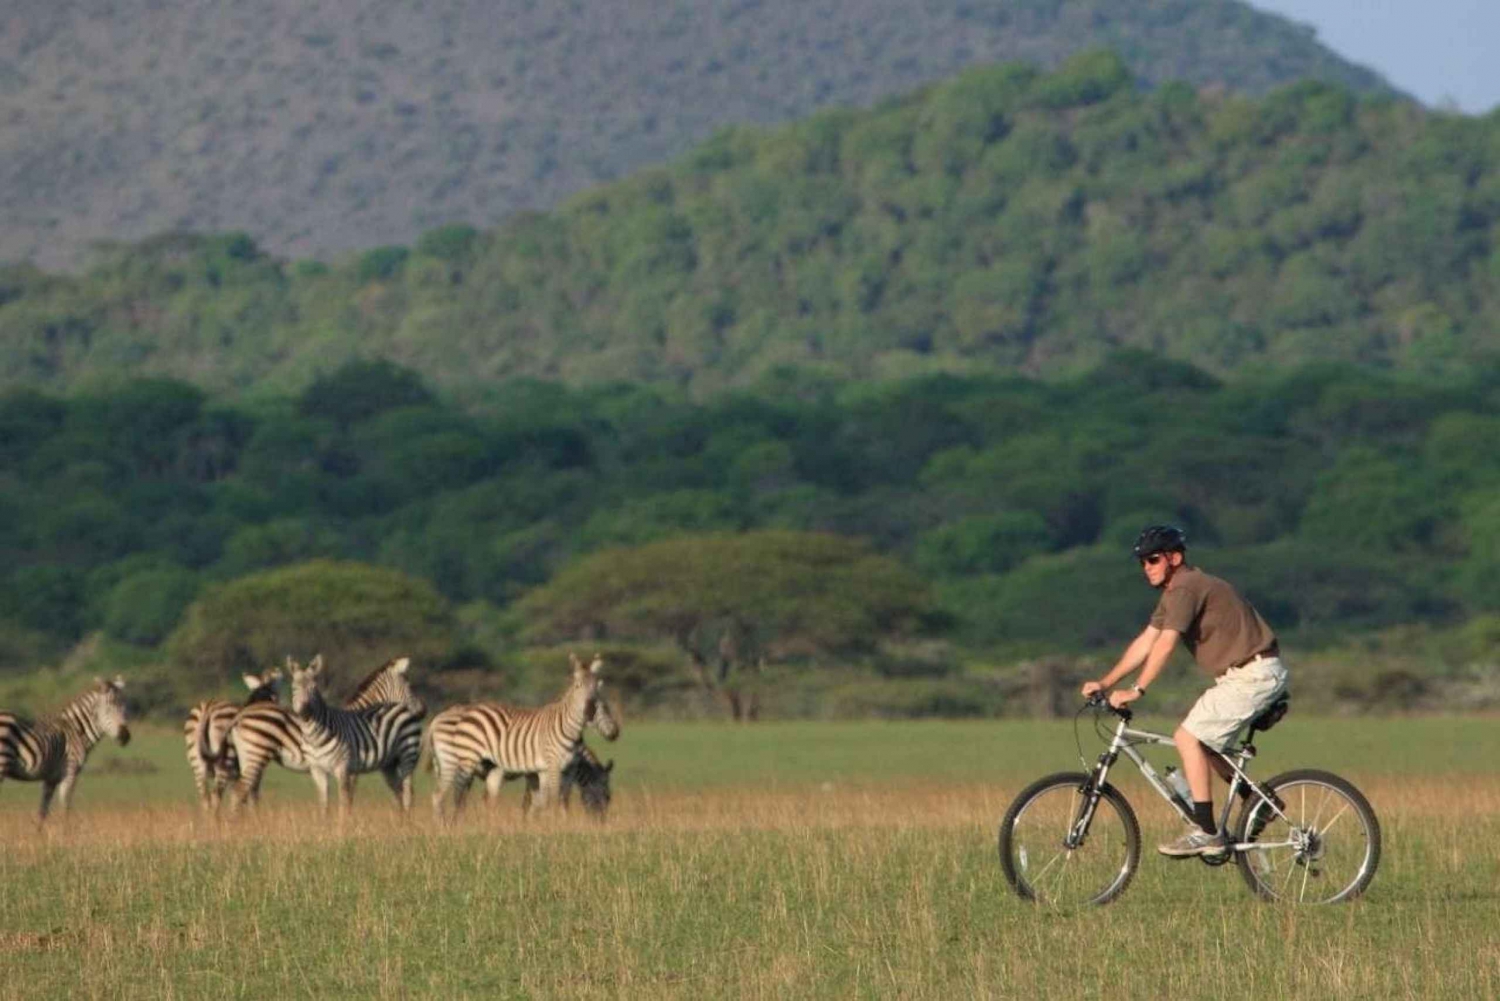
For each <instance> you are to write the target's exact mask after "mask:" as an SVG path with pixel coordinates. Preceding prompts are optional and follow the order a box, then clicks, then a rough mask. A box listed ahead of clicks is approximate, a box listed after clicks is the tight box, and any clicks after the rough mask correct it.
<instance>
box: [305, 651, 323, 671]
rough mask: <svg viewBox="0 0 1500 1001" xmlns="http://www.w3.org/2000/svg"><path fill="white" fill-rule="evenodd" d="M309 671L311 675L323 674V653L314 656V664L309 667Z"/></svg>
mask: <svg viewBox="0 0 1500 1001" xmlns="http://www.w3.org/2000/svg"><path fill="white" fill-rule="evenodd" d="M307 670H308V672H309V673H310V674H321V673H323V655H322V654H321V653H319V654H314V655H313V659H312V663H310V664H308V665H307Z"/></svg>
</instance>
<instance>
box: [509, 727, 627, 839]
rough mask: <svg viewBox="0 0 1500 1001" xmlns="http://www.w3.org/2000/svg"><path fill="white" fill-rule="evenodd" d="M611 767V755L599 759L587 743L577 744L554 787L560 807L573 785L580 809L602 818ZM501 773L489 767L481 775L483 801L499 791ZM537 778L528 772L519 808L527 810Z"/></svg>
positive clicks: (606, 802) (607, 803) (606, 807)
mask: <svg viewBox="0 0 1500 1001" xmlns="http://www.w3.org/2000/svg"><path fill="white" fill-rule="evenodd" d="M614 770H615V761H614V759H613V758H611V759H610V760H609V762H608V763H604V762H601V761H600V760H599V758H598V756H596V755H595V754H594V752H593V751H592V750H590V749H589V745H587V744H585V743H582V742H581V741H580V742H579V744H578V754H577V755H576V756H575V757H574V758H573V762H572V764H570V765H568V767H566V768H564V769H563V773H562V782H561V783H560V784H559V785H558V788H557V798H558V801H559V802H561V803H562V805H563V808H564V809H566V808H567V806H568V798H569V795H570V794H571V793H572V790H573V786H575V785H576V786H577V787H578V794H579V799H581V800H582V801H583V808H584V809H585V810H587V811H588V812H589V813H591V814H593V816H594V818H595V819H596V820H599V821H603V820H604V818H605V814H607V813H608V812H609V801H610V799H611V797H612V794H611V792H610V788H609V775H610V772H613V771H614ZM505 778H506V775H505V773H504V772H502V771H500V770H499V769H498V768H497V769H492V770H491V771H490V773H489V774H488V775H487V776H485V782H484V793H485V800H486V801H487V802H490V803H493V802H494V800H495V797H496V796H497V795H498V794H499V792H500V784H501V783H502V782H504V781H505ZM539 784H540V783H539V781H538V779H537V777H536V773H534V772H532V773H529V774H528V775H527V776H526V793H525V795H523V796H522V797H521V809H522V810H525V811H529V810H530V809H531V797H532V794H533V793H535V792H536V790H537V786H538V785H539Z"/></svg>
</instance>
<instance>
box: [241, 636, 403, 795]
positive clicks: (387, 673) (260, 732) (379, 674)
mask: <svg viewBox="0 0 1500 1001" xmlns="http://www.w3.org/2000/svg"><path fill="white" fill-rule="evenodd" d="M286 662H287V669H288V670H292V669H293V668H294V666H295V663H296V662H295V661H293V660H292V658H290V657H288V658H287V661H286ZM322 662H323V658H322V656H321V655H320V656H318V657H316V658H314V663H317V664H320V665H321V664H322ZM410 666H411V660H410V659H409V658H407V657H399V658H397V659H395V660H392V661H388V662H386V663H385V664H384V665H383V666H381V667H379V668H377V669H376V670H375V671H372V672H371V673H370V675H369V676H368V677H366V678H365V679H364V680H363V681H361V682H360V683H359V684H358V685H357V686H356V687H355V689H354V694H353V695H352V696H350V698H349V701H348V702H347V703H345V708H347V709H368V708H370V707H372V706H376V705H380V704H382V703H400V704H404V705H406V706H408V707H409V708H411V709H412V710H413V711H414V712H415V713H416V716H417V719H418V721H419V723H420V720H421V718H422V716H423V715H425V713H426V709H425V708H424V707H423V706H422V703H421V701H420V700H418V699H417V697H416V696H415V695H414V694H413V693H412V690H411V686H410V684H409V683H408V682H407V678H406V672H407V668H408V667H410ZM419 730H420V725H419ZM418 739H420V737H419V738H418ZM231 750H232V751H233V753H234V754H235V756H236V757H237V758H238V759H239V765H240V769H239V771H240V776H239V781H237V782H236V783H235V785H234V795H233V796H232V797H231V800H230V802H231V804H232V805H233V806H234V807H235V808H236V809H237V808H239V807H241V806H244V805H245V803H246V802H247V801H248V802H257V801H259V799H260V783H261V778H262V777H263V776H264V774H265V771H266V768H267V767H269V766H270V764H271V763H272V762H273V761H274V762H276V763H277V764H279V765H281V766H282V767H283V768H286V769H289V770H290V771H294V772H306V771H311V764H310V762H309V761H308V757H307V754H306V753H305V751H306V749H305V747H304V746H303V735H302V723H301V721H300V720H299V719H298V718H297V715H296V714H295V713H294V712H292V710H290V709H288V708H286V707H284V706H279V705H277V704H275V703H274V702H256V703H252V704H250V705H246V706H244V707H243V708H242V709H240V711H239V712H238V713H237V714H236V715H235V717H234V721H233V723H231V725H230V727H229V732H228V734H227V735H226V736H225V739H224V753H226V754H227V753H229V752H230V751H231ZM413 760H415V759H413ZM318 781H319V779H318V776H316V775H314V777H313V782H314V783H317V782H318ZM393 788H394V787H393ZM322 795H323V798H324V803H325V805H326V802H327V794H326V792H323V793H322Z"/></svg>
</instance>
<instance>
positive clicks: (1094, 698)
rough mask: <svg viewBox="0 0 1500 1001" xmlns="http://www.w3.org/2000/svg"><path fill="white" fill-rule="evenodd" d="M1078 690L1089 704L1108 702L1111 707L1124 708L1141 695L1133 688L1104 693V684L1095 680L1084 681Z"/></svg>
mask: <svg viewBox="0 0 1500 1001" xmlns="http://www.w3.org/2000/svg"><path fill="white" fill-rule="evenodd" d="M1079 692H1080V693H1081V694H1082V695H1083V697H1084V699H1086V700H1087V701H1088V702H1089V703H1090V704H1091V705H1104V704H1105V703H1108V705H1109V707H1110V708H1111V709H1124V708H1125V707H1126V706H1128V705H1130V703H1132V702H1134V701H1135V700H1136V699H1138V698H1140V697H1141V693H1140V692H1138V691H1136V690H1135V689H1133V688H1117V689H1115V690H1114V691H1112V692H1110V693H1108V694H1107V695H1106V694H1105V691H1104V686H1103V685H1101V684H1100V683H1099V682H1097V681H1085V682H1084V683H1083V687H1081V688H1080V689H1079Z"/></svg>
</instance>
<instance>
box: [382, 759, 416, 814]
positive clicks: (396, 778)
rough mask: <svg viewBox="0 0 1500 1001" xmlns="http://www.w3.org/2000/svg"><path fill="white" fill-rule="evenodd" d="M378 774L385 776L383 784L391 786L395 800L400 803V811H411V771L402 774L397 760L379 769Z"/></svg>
mask: <svg viewBox="0 0 1500 1001" xmlns="http://www.w3.org/2000/svg"><path fill="white" fill-rule="evenodd" d="M380 774H382V775H384V776H385V784H386V785H388V786H390V787H391V792H392V793H393V794H394V795H395V797H396V802H398V803H400V804H401V812H402V813H411V772H406V773H405V774H402V770H401V765H400V763H399V762H398V763H397V764H393V765H388V766H386V767H385V768H383V769H381V772H380Z"/></svg>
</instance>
